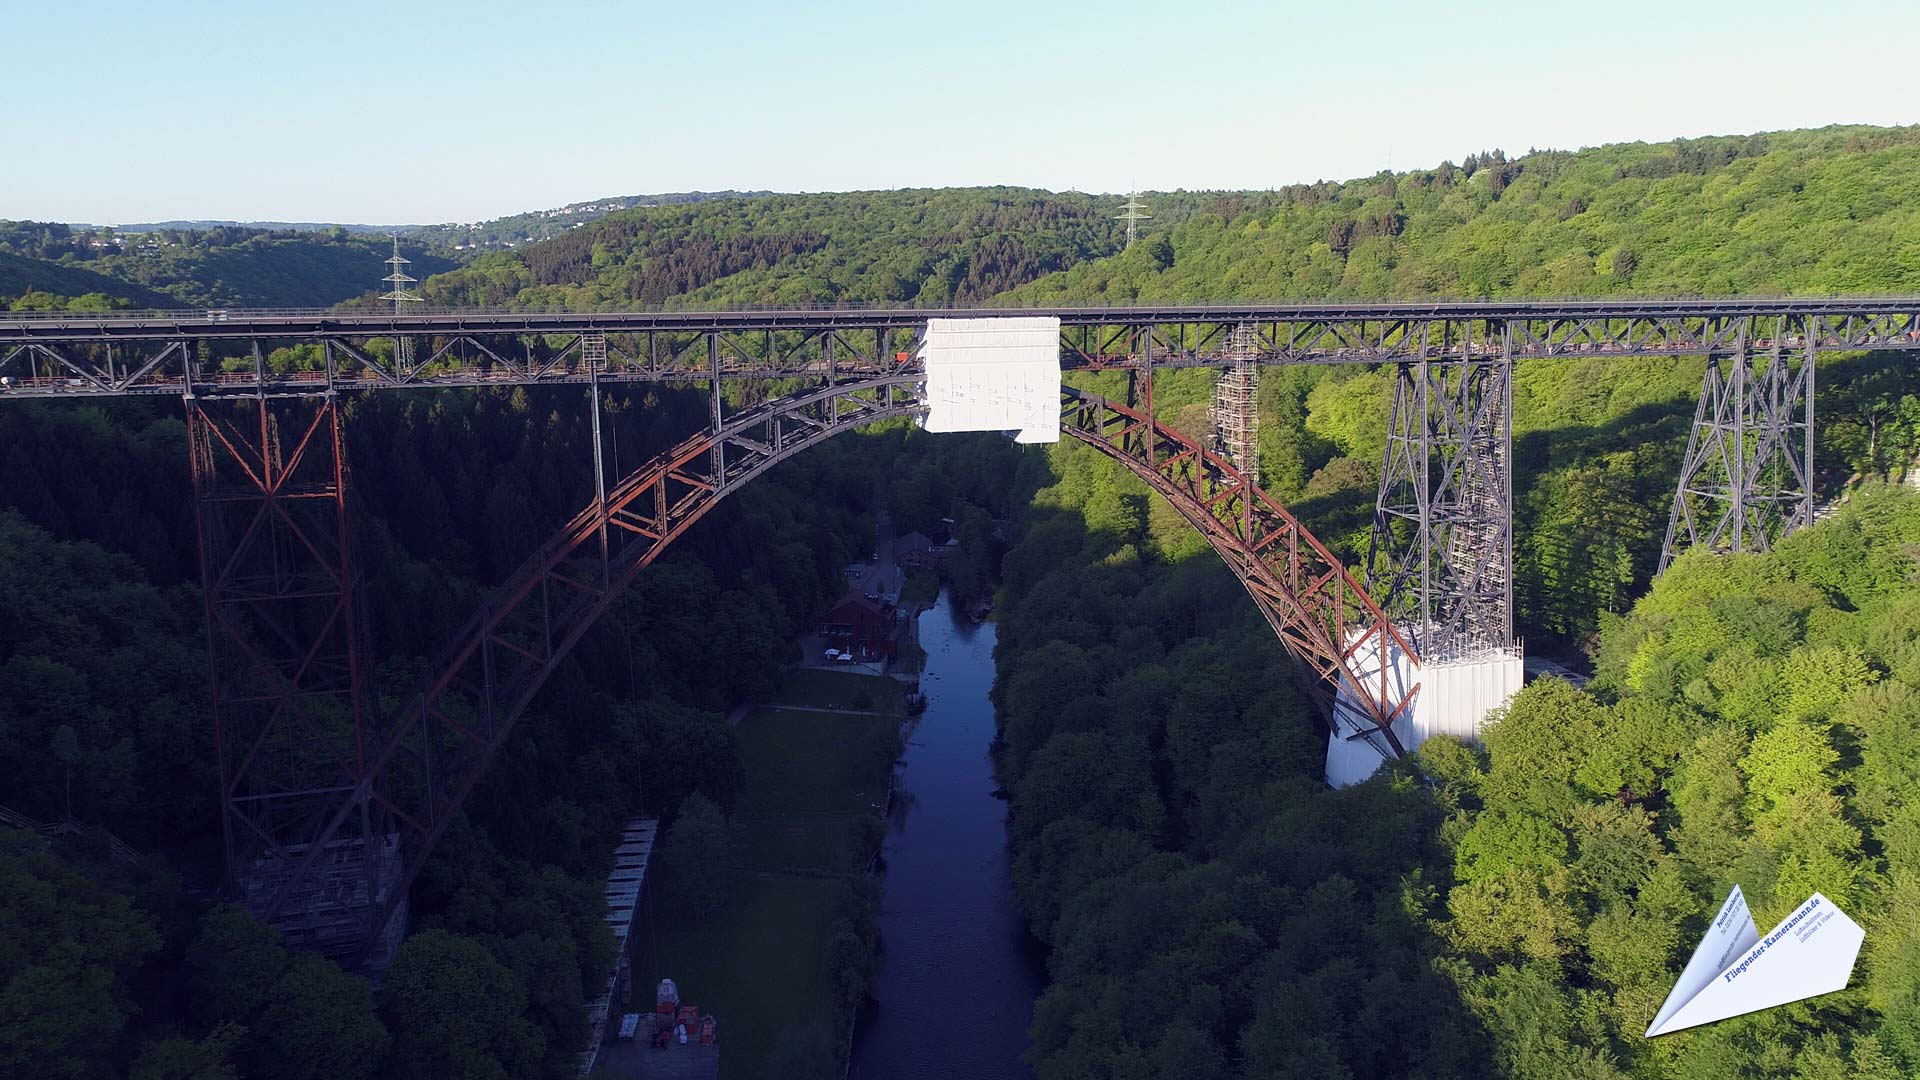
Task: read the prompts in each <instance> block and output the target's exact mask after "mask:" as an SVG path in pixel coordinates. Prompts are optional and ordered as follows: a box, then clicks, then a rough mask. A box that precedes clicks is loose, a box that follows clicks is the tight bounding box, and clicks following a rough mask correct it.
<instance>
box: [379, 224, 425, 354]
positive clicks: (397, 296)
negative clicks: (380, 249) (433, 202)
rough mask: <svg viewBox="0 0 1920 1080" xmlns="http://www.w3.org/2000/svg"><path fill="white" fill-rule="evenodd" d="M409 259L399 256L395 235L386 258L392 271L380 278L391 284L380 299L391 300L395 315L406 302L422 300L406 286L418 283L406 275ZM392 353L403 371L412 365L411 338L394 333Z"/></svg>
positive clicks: (398, 244) (414, 302) (401, 309)
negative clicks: (390, 255) (389, 253)
mask: <svg viewBox="0 0 1920 1080" xmlns="http://www.w3.org/2000/svg"><path fill="white" fill-rule="evenodd" d="M410 261H411V260H408V259H405V258H402V257H401V255H400V237H399V236H397V235H396V236H395V237H394V238H393V257H392V258H390V259H388V260H387V265H388V266H390V267H392V268H393V273H391V274H388V275H387V276H386V277H384V278H381V279H380V280H381V281H384V282H386V283H387V284H388V285H391V286H392V288H391V289H389V290H388V291H387V292H385V293H384V294H382V295H381V297H380V299H382V300H391V301H393V313H394V314H395V315H399V314H401V313H402V312H404V311H405V310H406V308H407V305H408V304H418V303H420V302H421V301H422V297H421V296H420V295H419V294H418V293H416V292H413V291H412V290H411V289H408V288H407V286H409V285H418V284H419V283H420V282H419V280H418V279H416V278H412V277H409V276H407V266H408V265H409V264H410ZM393 355H394V362H395V363H396V364H398V365H399V367H400V369H401V370H403V371H404V370H406V369H408V368H410V367H412V366H413V339H412V338H410V337H407V336H405V335H403V334H395V335H394V336H393Z"/></svg>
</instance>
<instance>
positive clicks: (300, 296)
mask: <svg viewBox="0 0 1920 1080" xmlns="http://www.w3.org/2000/svg"><path fill="white" fill-rule="evenodd" d="M401 250H402V252H403V253H404V254H405V255H406V256H407V257H408V258H409V259H412V260H413V263H414V265H413V266H412V267H411V269H412V271H413V273H414V276H416V277H424V276H426V275H427V274H431V273H435V272H438V271H442V270H450V269H452V268H453V266H454V262H453V260H452V259H451V258H448V257H446V256H445V255H436V254H433V253H430V252H427V251H423V250H421V249H420V246H419V243H418V242H417V241H411V240H410V241H407V242H404V243H402V244H401ZM392 254H393V243H392V240H391V239H390V238H388V237H386V236H374V235H369V234H365V233H350V232H348V231H347V230H345V229H339V228H334V229H323V230H296V229H278V230H268V229H254V228H247V227H245V226H239V225H222V226H215V227H212V228H205V229H174V228H161V229H155V230H153V231H151V232H140V233H116V232H114V231H112V230H110V229H74V228H70V227H68V226H66V225H61V224H56V223H51V222H38V221H4V220H0V301H3V302H6V304H7V306H8V307H10V308H12V309H13V310H59V309H60V308H63V307H70V306H74V305H73V303H72V298H78V297H88V298H89V299H88V301H87V302H84V303H83V304H82V305H80V306H83V307H95V308H98V307H140V308H171V307H328V306H331V305H333V304H337V303H340V302H342V301H346V300H353V299H357V298H360V297H363V296H372V295H375V294H378V293H380V292H383V291H385V289H386V288H387V287H386V286H383V285H381V283H380V279H381V278H383V277H385V276H387V274H388V273H390V272H391V270H390V268H389V267H387V266H386V265H385V260H386V259H387V258H388V257H389V256H390V255H392ZM89 294H93V295H91V296H89ZM101 301H105V302H104V303H102V302H101Z"/></svg>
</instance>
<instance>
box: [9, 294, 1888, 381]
mask: <svg viewBox="0 0 1920 1080" xmlns="http://www.w3.org/2000/svg"><path fill="white" fill-rule="evenodd" d="M421 307H422V305H417V304H416V305H408V308H407V310H406V311H404V312H399V313H391V314H389V313H381V312H372V311H364V310H363V311H353V312H338V311H308V312H291V311H239V310H234V311H200V312H155V313H111V312H110V313H106V314H80V313H61V314H58V315H46V316H33V315H27V314H15V315H7V316H0V401H4V400H7V399H9V398H18V397H76V396H77V397H89V396H100V395H118V394H180V393H192V394H195V395H198V396H203V397H204V396H210V395H218V394H235V395H248V396H254V395H261V394H264V395H267V396H276V395H301V394H313V395H317V394H324V393H328V392H332V391H343V390H398V389H406V388H409V387H435V386H441V387H444V386H491V385H501V384H510V385H511V384H531V383H565V382H574V383H585V382H587V381H589V379H591V378H596V377H597V378H598V380H599V381H601V382H652V381H665V380H687V379H692V380H698V381H705V380H706V379H707V378H708V376H709V373H710V371H709V369H710V367H711V364H710V357H711V355H712V354H713V353H718V354H719V357H720V369H721V370H720V377H721V378H723V379H771V378H796V377H812V378H853V377H862V376H871V375H879V374H884V373H886V372H888V371H891V370H895V369H896V367H897V359H898V354H897V353H896V352H895V351H894V349H893V348H892V345H893V343H894V340H895V338H896V336H899V335H911V334H913V333H915V332H917V331H919V330H921V329H922V328H924V327H925V325H926V322H927V320H928V319H929V318H933V317H987V316H994V315H1028V314H1039V315H1053V316H1056V317H1058V318H1059V319H1060V323H1061V325H1060V362H1061V365H1062V367H1064V368H1066V369H1069V370H1080V371H1106V370H1125V371H1143V370H1147V369H1149V368H1152V367H1156V366H1157V367H1162V368H1182V367H1227V368H1231V367H1234V366H1236V365H1238V364H1240V363H1243V362H1244V360H1245V358H1244V357H1236V356H1231V355H1229V350H1228V344H1229V342H1230V341H1231V339H1232V338H1233V335H1234V334H1235V333H1236V332H1237V331H1239V330H1241V329H1243V328H1245V327H1252V328H1253V333H1254V337H1255V339H1256V341H1257V344H1258V348H1257V350H1256V356H1255V359H1254V362H1255V363H1258V364H1352V363H1367V364H1382V363H1394V364H1398V363H1414V362H1417V361H1418V360H1420V359H1421V358H1422V357H1425V358H1427V359H1442V358H1450V359H1466V358H1467V354H1468V353H1471V354H1472V355H1474V356H1494V355H1501V351H1500V350H1501V348H1502V347H1503V346H1504V347H1506V348H1508V349H1510V350H1511V352H1510V355H1511V356H1512V357H1513V358H1515V359H1526V358H1534V357H1594V358H1611V357H1633V356H1684V355H1704V354H1707V353H1714V352H1718V353H1723V354H1724V353H1726V352H1728V351H1730V350H1731V348H1732V342H1733V338H1734V337H1735V335H1736V334H1738V333H1740V332H1742V331H1743V330H1744V331H1745V332H1746V333H1747V340H1748V343H1749V347H1750V348H1752V349H1755V350H1764V349H1766V348H1769V347H1771V342H1772V341H1775V340H1779V341H1782V342H1783V343H1784V344H1785V345H1786V346H1787V347H1788V348H1798V347H1800V345H1801V343H1802V342H1803V341H1811V342H1813V343H1814V344H1816V345H1817V346H1818V347H1819V348H1822V349H1828V350H1834V349H1847V350H1852V349H1903V350H1914V349H1920V299H1916V298H1912V297H1886V298H1842V299H1793V298H1775V299H1760V300H1603V301H1441V302H1421V303H1414V302H1400V303H1382V304H1164V305H1141V306H1137V307H1126V308H1044V309H1013V308H1006V309H995V308H985V309H977V308H976V309H950V310H935V309H913V308H894V309H853V308H847V309H838V308H835V309H820V310H798V311H718V312H684V311H633V312H620V311H613V312H471V311H428V310H415V309H418V308H421ZM1440 324H1445V325H1448V326H1450V327H1452V328H1453V333H1451V334H1450V335H1447V341H1449V342H1451V344H1445V345H1443V344H1440V343H1437V342H1435V341H1433V340H1430V339H1429V336H1428V335H1427V334H1426V332H1425V331H1426V329H1427V328H1428V327H1431V326H1434V325H1440ZM1493 325H1500V326H1503V327H1505V328H1506V331H1507V333H1506V340H1505V341H1504V342H1502V341H1496V340H1494V339H1493V338H1491V337H1489V336H1488V335H1485V334H1475V335H1469V334H1467V333H1465V331H1466V330H1467V329H1468V328H1473V327H1487V326H1493ZM591 333H598V334H599V335H601V338H602V340H604V341H605V342H606V345H607V353H606V358H605V362H604V363H598V364H597V363H595V362H594V361H593V360H592V359H591V358H590V357H589V356H588V354H587V353H586V352H585V351H584V349H583V348H582V344H583V343H584V342H585V341H587V340H591V339H590V338H589V337H588V336H587V335H589V334H591ZM403 337H404V338H409V339H412V340H416V341H418V342H419V343H420V347H419V348H418V350H417V352H416V354H415V356H416V360H415V362H396V361H395V360H393V359H389V358H387V357H385V356H384V355H382V353H381V352H380V351H376V350H373V349H370V348H369V347H368V344H367V343H368V342H370V341H375V340H398V339H400V338H403ZM254 343H257V344H258V346H259V347H260V348H259V350H258V351H260V352H263V353H271V352H272V351H273V349H274V348H276V347H278V346H281V345H297V344H319V345H321V346H322V347H323V350H324V353H325V357H324V361H323V362H321V363H318V364H316V365H314V366H312V367H310V368H307V367H295V368H294V369H292V370H281V371H274V370H270V369H268V368H267V367H266V366H265V365H264V364H262V365H253V366H251V368H249V366H248V365H246V364H244V363H237V362H236V361H237V360H239V359H240V358H241V357H244V356H245V355H246V354H247V351H248V347H249V345H250V344H254Z"/></svg>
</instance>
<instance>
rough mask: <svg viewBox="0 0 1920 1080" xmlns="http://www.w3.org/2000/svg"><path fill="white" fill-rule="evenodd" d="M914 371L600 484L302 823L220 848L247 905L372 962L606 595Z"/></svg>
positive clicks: (335, 950)
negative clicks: (470, 799) (439, 845)
mask: <svg viewBox="0 0 1920 1080" xmlns="http://www.w3.org/2000/svg"><path fill="white" fill-rule="evenodd" d="M921 379H922V376H920V375H919V374H917V373H913V374H896V375H891V376H885V377H880V378H872V379H865V380H859V381H851V382H844V383H838V384H834V385H830V386H828V387H825V388H822V389H816V390H812V391H808V392H805V393H801V394H797V395H794V396H792V397H788V398H782V399H779V400H776V401H772V402H768V403H766V404H764V405H761V406H759V407H757V408H754V409H752V410H749V411H747V412H743V413H741V414H739V415H736V416H733V417H730V418H727V419H726V420H725V421H724V422H722V423H721V424H719V425H718V426H717V427H715V428H712V429H709V430H707V431H704V432H702V433H701V434H699V435H696V436H694V437H692V438H689V439H687V440H685V441H684V442H682V443H680V444H679V445H677V446H675V447H673V448H672V449H671V450H669V451H667V452H665V453H663V454H660V455H659V456H657V457H655V458H654V459H653V460H651V461H649V462H648V463H647V464H645V465H643V466H641V467H640V468H638V469H636V470H634V471H633V472H632V473H630V474H628V475H627V476H626V477H625V478H623V479H621V480H620V481H619V482H618V483H616V484H614V485H613V486H612V487H611V488H609V489H608V490H607V491H606V493H605V495H604V497H600V496H596V498H595V499H594V501H593V502H591V503H589V504H588V505H587V506H586V507H585V508H584V509H583V510H581V511H580V512H579V513H577V514H575V515H574V516H573V518H572V519H571V520H570V521H568V522H567V524H566V525H565V526H563V527H562V528H561V529H560V530H559V531H558V532H557V533H555V534H554V536H553V537H552V538H551V539H549V540H548V541H547V542H546V543H545V544H544V545H542V546H541V548H540V549H539V550H538V551H536V552H535V553H534V554H533V555H532V556H531V557H530V558H528V559H527V561H526V562H524V563H522V564H521V566H520V567H519V569H518V570H516V571H515V573H514V574H513V575H512V576H511V577H510V578H509V579H508V580H507V581H506V583H505V584H503V585H501V586H499V587H498V588H496V589H495V590H494V592H493V593H492V594H491V595H490V596H489V598H488V599H487V601H486V602H485V604H483V605H482V606H481V608H480V609H479V610H478V611H476V612H474V614H473V616H472V617H471V618H469V619H468V620H467V622H466V624H465V625H464V626H462V627H461V629H460V630H459V631H458V632H457V633H455V634H454V635H453V637H452V638H451V639H450V640H449V642H448V643H447V645H446V646H445V647H444V648H443V649H442V650H441V651H440V653H439V654H438V655H437V656H435V657H434V659H433V660H432V662H431V663H429V664H428V665H427V667H426V670H425V673H424V674H423V675H422V676H421V677H420V678H419V680H418V681H417V682H416V683H415V685H414V686H413V688H412V689H411V690H410V691H409V692H408V693H407V694H406V696H405V697H404V698H403V699H402V704H401V705H400V706H399V708H398V709H397V710H396V711H395V712H394V713H392V714H391V715H389V716H387V717H385V718H384V719H383V723H382V730H380V731H379V732H378V733H377V734H375V736H374V738H373V742H374V746H373V747H371V748H369V751H368V757H367V761H366V765H365V767H364V768H361V769H359V770H356V771H355V773H354V774H349V775H348V776H346V777H345V778H344V779H345V780H346V781H347V783H344V784H340V785H338V786H336V787H335V788H334V789H333V790H332V792H331V793H330V798H328V799H327V802H326V804H325V806H324V809H322V810H319V811H316V812H312V813H310V814H309V816H308V817H307V819H306V827H305V828H304V829H303V830H301V832H300V834H299V835H297V836H295V837H293V838H292V839H291V840H289V839H287V838H284V837H283V838H271V839H269V838H264V837H259V836H258V835H257V834H254V833H244V834H243V835H242V839H243V841H244V840H247V839H249V838H251V839H253V840H255V841H256V842H254V843H251V844H250V845H248V846H247V847H245V848H244V849H242V850H239V851H234V852H230V858H232V859H234V860H235V862H234V865H233V866H232V867H231V868H230V872H231V873H232V875H233V877H234V878H235V882H236V886H237V888H238V890H239V891H240V893H241V894H242V896H243V897H244V898H245V900H246V902H247V906H248V907H249V908H250V909H252V910H253V912H254V914H255V915H256V916H257V917H259V918H260V919H261V920H262V921H264V922H267V923H269V924H271V925H274V926H276V927H277V928H279V929H280V930H281V931H282V933H284V934H285V935H286V936H287V938H288V940H289V941H290V942H292V943H293V944H296V945H300V946H302V947H305V948H309V949H313V950H315V951H319V952H322V953H325V954H327V955H331V956H334V957H335V958H337V959H340V960H342V961H343V962H346V963H348V964H349V965H350V966H362V967H371V968H373V969H376V970H377V969H379V968H381V967H383V966H384V962H385V960H386V959H388V958H390V953H391V950H392V948H393V947H395V946H396V945H397V943H398V937H399V934H400V933H401V932H402V930H403V928H404V920H396V919H395V918H394V916H395V915H396V914H397V913H399V912H401V911H403V910H404V908H405V905H406V897H407V893H408V891H409V889H410V888H411V886H412V883H413V880H414V878H415V877H416V876H417V875H418V873H419V871H420V869H421V866H422V865H423V864H424V862H425V860H426V857H427V854H428V853H429V852H430V851H431V850H432V848H433V846H434V844H435V843H436V842H437V841H438V840H439V839H440V837H441V835H442V834H443V833H444V832H445V831H446V828H447V826H448V825H449V824H451V822H452V820H453V818H454V817H455V815H456V814H457V813H458V811H459V808H460V805H461V803H462V801H463V800H464V799H465V798H466V796H467V793H468V792H469V791H471V790H472V788H473V786H474V784H475V782H476V781H477V780H478V779H479V778H480V776H481V774H482V773H483V772H485V770H486V768H487V765H488V763H489V762H490V761H491V759H492V757H493V755H494V754H495V753H496V752H497V751H498V750H499V748H500V747H501V746H502V745H503V744H504V743H505V741H506V738H507V735H508V734H509V733H510V732H511V731H512V729H513V726H514V723H515V722H516V721H517V720H518V719H519V718H520V716H521V714H522V713H523V712H525V710H526V708H527V706H528V704H529V703H530V702H531V701H532V700H533V698H534V696H535V695H536V694H537V693H538V692H539V690H540V688H541V687H542V686H544V685H545V683H546V681H547V679H548V678H549V677H550V676H551V675H552V674H553V672H554V671H555V670H556V669H557V668H558V667H559V665H560V663H561V662H562V661H563V660H564V659H565V658H566V656H567V654H568V653H569V652H570V651H571V650H572V648H573V647H574V645H575V644H576V643H578V642H579V640H580V639H581V637H583V636H584V635H585V634H586V631H587V629H588V628H589V627H590V626H591V625H592V624H593V622H594V621H595V620H596V619H597V618H598V617H599V616H600V614H601V613H602V612H603V611H604V610H605V609H606V608H607V606H608V605H609V604H610V603H611V602H612V601H613V599H614V598H615V597H616V596H618V595H619V594H620V592H621V591H622V590H623V589H625V588H626V587H627V586H628V585H629V584H630V583H631V582H632V581H633V580H634V579H635V578H636V577H637V576H638V575H639V574H640V572H641V571H642V570H644V569H645V568H646V567H647V566H649V565H651V564H652V563H653V561H654V560H655V559H656V558H658V557H659V555H660V553H661V552H663V551H665V550H666V548H667V547H668V545H670V544H671V543H672V542H673V541H674V540H676V539H678V538H679V537H680V536H681V535H682V534H684V533H685V532H686V530H687V529H688V528H690V527H692V526H693V524H694V523H695V522H697V521H699V520H700V518H702V517H703V516H705V515H706V513H707V511H709V510H711V509H712V508H713V507H714V506H715V505H716V504H718V503H719V501H720V500H721V499H723V498H725V497H727V496H728V495H730V494H732V493H733V492H735V491H737V490H739V489H740V488H741V487H742V486H744V485H745V484H747V483H748V482H749V481H751V480H753V479H754V478H755V477H757V476H759V475H760V474H761V473H763V472H765V471H766V470H767V469H769V468H771V467H773V466H774V465H775V464H778V463H779V462H781V461H784V460H786V459H787V458H789V457H792V456H793V455H794V454H796V453H798V452H800V451H801V450H803V449H806V448H807V447H809V446H812V445H814V444H816V443H819V442H823V441H825V440H826V439H828V438H830V437H832V436H834V435H837V434H839V433H840V432H843V431H849V430H852V429H853V428H855V427H859V426H861V425H863V424H867V423H870V422H872V421H875V420H881V419H885V418H888V417H898V416H906V415H910V414H912V413H914V412H915V411H917V410H918V409H919V407H920V398H919V393H918V386H917V384H918V383H919V382H920V380H921ZM231 804H232V800H229V812H230V813H231V812H232V805H231ZM368 823H371V824H368ZM336 883H345V884H336ZM361 883H365V884H361Z"/></svg>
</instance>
